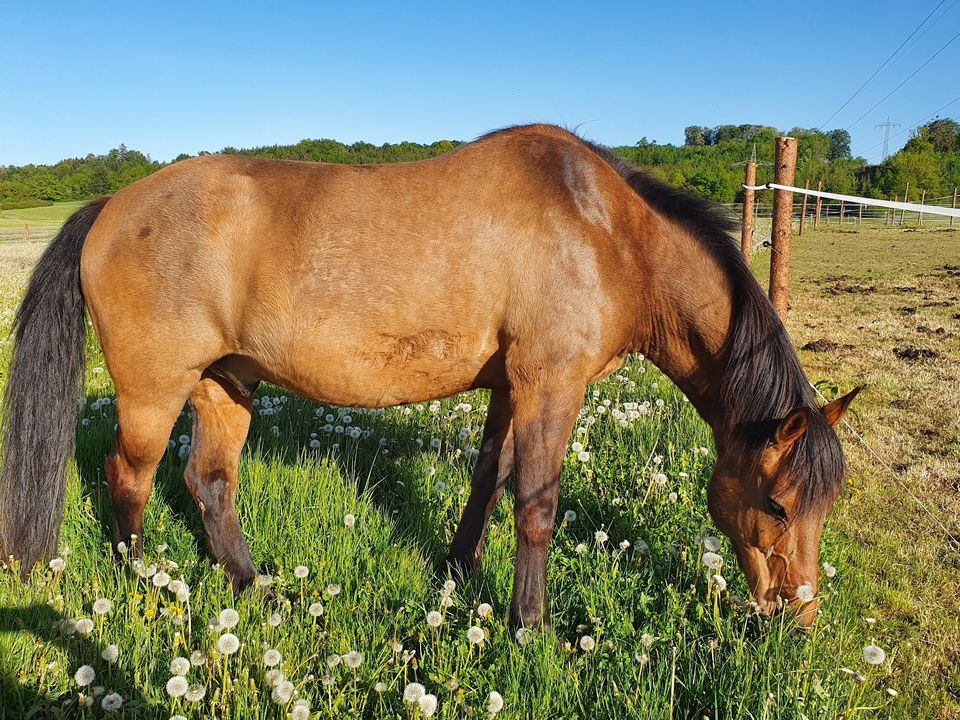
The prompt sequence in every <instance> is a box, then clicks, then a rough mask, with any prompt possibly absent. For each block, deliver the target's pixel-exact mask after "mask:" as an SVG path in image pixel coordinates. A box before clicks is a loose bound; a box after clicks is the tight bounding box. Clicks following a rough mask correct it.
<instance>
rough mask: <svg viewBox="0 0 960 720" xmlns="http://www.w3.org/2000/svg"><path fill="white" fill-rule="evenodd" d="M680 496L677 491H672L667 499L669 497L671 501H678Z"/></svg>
mask: <svg viewBox="0 0 960 720" xmlns="http://www.w3.org/2000/svg"><path fill="white" fill-rule="evenodd" d="M678 497H679V496H678V495H677V494H676V493H675V492H672V493H670V494H669V495H667V499H668V500H669V501H670V502H676V501H677V498H678Z"/></svg>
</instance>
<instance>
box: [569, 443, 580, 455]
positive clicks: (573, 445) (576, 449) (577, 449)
mask: <svg viewBox="0 0 960 720" xmlns="http://www.w3.org/2000/svg"><path fill="white" fill-rule="evenodd" d="M570 449H571V450H572V451H573V452H575V453H578V452H580V451H581V450H583V443H582V442H580V441H577V442H574V443H571V445H570Z"/></svg>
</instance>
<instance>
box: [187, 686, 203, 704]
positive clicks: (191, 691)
mask: <svg viewBox="0 0 960 720" xmlns="http://www.w3.org/2000/svg"><path fill="white" fill-rule="evenodd" d="M206 694H207V688H206V686H204V685H197V684H194V685H191V686H190V687H188V688H187V691H186V692H185V693H184V694H183V698H184V700H186V701H187V702H200V701H201V700H203V698H204V696H205V695H206Z"/></svg>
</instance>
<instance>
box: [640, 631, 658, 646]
mask: <svg viewBox="0 0 960 720" xmlns="http://www.w3.org/2000/svg"><path fill="white" fill-rule="evenodd" d="M655 641H656V638H655V637H654V636H653V635H651V634H650V633H644V634H643V635H641V636H640V643H641V644H642V645H643V646H644V647H645V648H648V647H651V646H652V645H653V643H654V642H655Z"/></svg>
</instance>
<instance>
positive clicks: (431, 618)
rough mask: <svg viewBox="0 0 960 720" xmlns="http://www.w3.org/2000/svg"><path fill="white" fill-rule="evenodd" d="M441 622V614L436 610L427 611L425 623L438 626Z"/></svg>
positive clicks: (434, 626)
mask: <svg viewBox="0 0 960 720" xmlns="http://www.w3.org/2000/svg"><path fill="white" fill-rule="evenodd" d="M442 624H443V615H441V614H440V613H438V612H437V611H436V610H431V611H430V612H428V613H427V625H429V626H430V627H432V628H438V627H440V625H442Z"/></svg>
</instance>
